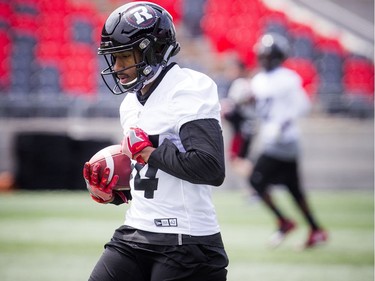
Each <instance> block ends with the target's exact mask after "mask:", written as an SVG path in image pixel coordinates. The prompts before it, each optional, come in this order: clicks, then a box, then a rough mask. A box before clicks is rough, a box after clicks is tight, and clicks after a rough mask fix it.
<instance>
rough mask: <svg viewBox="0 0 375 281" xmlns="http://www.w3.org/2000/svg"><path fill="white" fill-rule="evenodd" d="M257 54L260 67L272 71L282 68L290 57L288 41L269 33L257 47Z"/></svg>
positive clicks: (261, 39)
mask: <svg viewBox="0 0 375 281" xmlns="http://www.w3.org/2000/svg"><path fill="white" fill-rule="evenodd" d="M255 53H256V55H257V58H258V61H259V63H260V65H261V66H262V67H263V68H264V69H265V70H266V71H271V70H273V69H275V68H277V67H278V66H280V65H281V64H282V63H283V62H284V61H285V60H286V59H287V57H288V54H289V43H288V40H287V39H286V38H285V37H283V36H282V35H279V34H274V33H267V34H265V35H263V36H262V37H261V38H260V40H259V41H258V42H257V44H256V45H255Z"/></svg>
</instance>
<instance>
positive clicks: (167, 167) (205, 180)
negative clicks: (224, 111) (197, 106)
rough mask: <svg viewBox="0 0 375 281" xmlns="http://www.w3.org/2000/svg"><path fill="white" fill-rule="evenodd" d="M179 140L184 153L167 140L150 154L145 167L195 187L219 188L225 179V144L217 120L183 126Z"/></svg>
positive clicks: (200, 121) (192, 122) (203, 120)
mask: <svg viewBox="0 0 375 281" xmlns="http://www.w3.org/2000/svg"><path fill="white" fill-rule="evenodd" d="M180 138H181V142H182V145H183V146H184V148H185V150H186V152H180V151H179V150H178V148H177V147H176V146H175V145H174V144H173V143H172V142H171V141H170V140H168V139H165V140H164V141H163V143H162V144H161V145H160V146H159V147H158V148H157V149H156V150H154V151H153V152H152V153H151V156H150V158H149V160H148V163H149V164H150V165H152V166H154V167H157V168H158V169H161V170H163V171H164V172H166V173H168V174H171V175H173V176H175V177H177V178H180V179H183V180H186V181H189V182H191V183H195V184H208V185H214V186H219V185H221V184H222V183H223V181H224V178H225V162H224V144H223V135H222V131H221V127H220V125H219V122H218V121H217V120H216V119H199V120H194V121H191V122H188V123H186V124H184V125H183V126H182V127H181V129H180Z"/></svg>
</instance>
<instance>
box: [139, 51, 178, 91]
mask: <svg viewBox="0 0 375 281" xmlns="http://www.w3.org/2000/svg"><path fill="white" fill-rule="evenodd" d="M173 48H174V46H172V45H170V46H169V47H168V49H167V51H166V52H165V54H164V57H163V61H162V62H161V64H160V67H159V68H158V70H157V71H156V73H155V74H154V75H153V76H152V77H151V78H150V79H149V80H146V81H145V82H144V83H143V86H146V85H148V84H150V83H152V82H154V81H155V79H156V78H157V77H158V76H159V74H160V73H161V71H162V70H163V68H164V67H165V66H166V65H167V62H168V60H169V57H170V54H171V52H172V50H173Z"/></svg>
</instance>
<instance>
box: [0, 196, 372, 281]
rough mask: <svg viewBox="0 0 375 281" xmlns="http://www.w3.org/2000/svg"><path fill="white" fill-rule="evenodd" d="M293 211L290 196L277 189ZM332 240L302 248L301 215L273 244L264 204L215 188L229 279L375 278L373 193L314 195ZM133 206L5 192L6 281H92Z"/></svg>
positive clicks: (0, 245)
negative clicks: (290, 231)
mask: <svg viewBox="0 0 375 281" xmlns="http://www.w3.org/2000/svg"><path fill="white" fill-rule="evenodd" d="M276 195H277V197H278V199H279V200H280V201H281V203H282V205H283V207H284V208H285V209H286V210H287V211H288V212H289V213H290V214H293V213H295V212H294V207H293V205H292V204H289V203H290V202H289V198H288V197H286V195H285V194H284V193H283V192H281V191H279V192H277V193H276ZM309 195H310V201H311V202H312V205H313V209H314V210H315V211H316V213H317V215H318V217H319V219H320V220H321V221H322V223H323V224H324V225H325V226H326V227H327V228H328V230H329V234H330V241H329V243H328V244H327V245H326V246H324V247H320V248H317V249H313V250H308V251H302V252H301V251H297V250H296V246H297V245H298V244H300V243H301V242H302V241H303V240H304V239H305V236H306V235H307V230H306V228H305V227H304V223H303V222H302V220H301V217H300V216H299V215H296V214H295V215H294V217H295V218H296V219H297V221H298V222H299V228H298V229H297V231H295V233H293V234H291V236H290V237H289V238H288V239H287V241H285V243H284V244H282V245H281V246H280V247H279V248H277V249H273V250H271V249H269V248H267V245H266V242H267V238H268V235H269V234H270V233H271V232H272V231H273V228H274V226H273V221H272V220H271V218H270V216H269V214H268V212H267V211H266V210H265V209H264V208H263V206H262V205H261V204H260V203H259V202H258V203H252V204H250V203H249V202H248V201H247V200H246V199H245V197H244V193H243V192H242V191H238V190H237V191H215V192H214V200H215V203H216V206H217V210H218V215H219V220H220V223H221V227H222V233H223V237H224V241H225V244H226V248H227V252H228V255H229V258H230V266H229V268H228V270H229V273H228V280H229V281H248V280H249V281H251V280H257V281H258V280H260V281H276V280H277V281H331V280H332V281H335V280H340V281H373V280H374V217H373V214H374V205H373V198H374V197H373V193H372V192H369V191H368V192H353V191H341V192H338V191H336V192H326V191H314V192H310V194H309ZM125 209H126V206H118V207H116V206H112V205H99V204H97V203H95V202H94V201H92V200H91V199H90V198H89V196H88V194H87V193H86V192H34V193H33V192H18V193H6V194H5V193H4V194H0V280H1V281H21V280H27V281H63V280H64V281H67V280H69V281H79V280H87V278H88V276H89V274H90V272H91V269H92V267H93V266H94V264H95V262H96V260H97V259H98V257H99V255H100V254H101V251H102V249H103V244H104V243H105V242H106V241H107V240H108V239H109V238H110V237H111V235H112V233H113V231H114V229H115V228H116V227H118V226H119V225H120V224H121V223H122V221H123V216H124V210H125Z"/></svg>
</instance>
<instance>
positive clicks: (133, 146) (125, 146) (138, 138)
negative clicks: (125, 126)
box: [121, 128, 152, 164]
mask: <svg viewBox="0 0 375 281" xmlns="http://www.w3.org/2000/svg"><path fill="white" fill-rule="evenodd" d="M121 145H122V151H123V153H125V154H126V155H128V157H129V158H131V159H135V160H136V161H137V162H138V163H141V164H145V161H144V160H143V158H142V156H141V155H137V156H136V154H138V153H140V152H141V151H142V150H143V149H144V148H145V147H147V146H151V147H152V143H151V141H150V140H149V138H148V135H147V133H146V132H145V131H143V130H142V129H141V128H130V129H129V130H128V131H127V132H126V134H125V137H124V139H123V140H122V143H121Z"/></svg>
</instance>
